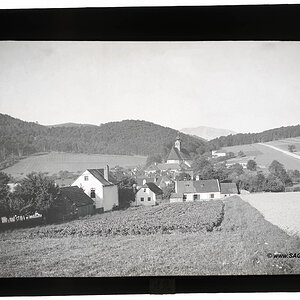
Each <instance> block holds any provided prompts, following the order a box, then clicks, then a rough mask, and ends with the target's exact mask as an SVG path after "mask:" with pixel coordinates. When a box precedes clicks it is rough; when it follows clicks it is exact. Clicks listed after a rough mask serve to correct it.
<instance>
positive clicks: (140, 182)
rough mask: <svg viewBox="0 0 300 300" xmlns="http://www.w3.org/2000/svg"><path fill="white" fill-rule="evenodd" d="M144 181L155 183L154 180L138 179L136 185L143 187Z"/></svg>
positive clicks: (147, 178)
mask: <svg viewBox="0 0 300 300" xmlns="http://www.w3.org/2000/svg"><path fill="white" fill-rule="evenodd" d="M144 180H146V182H154V178H149V177H137V178H136V184H137V185H138V186H142V185H143V181H144Z"/></svg>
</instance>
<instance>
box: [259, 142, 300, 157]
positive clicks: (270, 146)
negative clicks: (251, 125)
mask: <svg viewBox="0 0 300 300" xmlns="http://www.w3.org/2000/svg"><path fill="white" fill-rule="evenodd" d="M258 144H259V145H263V146H266V147H269V148H271V149H274V150H277V151H280V152H282V153H284V154H286V155H289V156H291V157H294V158H296V159H300V155H297V154H294V153H291V152H289V151H286V150H282V149H280V148H277V147H274V146H272V145H268V144H264V143H258Z"/></svg>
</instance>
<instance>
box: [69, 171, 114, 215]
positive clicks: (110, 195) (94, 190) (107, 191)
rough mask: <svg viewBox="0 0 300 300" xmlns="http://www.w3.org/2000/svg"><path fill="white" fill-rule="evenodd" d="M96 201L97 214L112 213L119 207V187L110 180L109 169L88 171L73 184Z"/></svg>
mask: <svg viewBox="0 0 300 300" xmlns="http://www.w3.org/2000/svg"><path fill="white" fill-rule="evenodd" d="M72 186H78V187H80V188H82V189H83V191H84V192H85V193H86V194H87V195H88V196H89V197H90V198H92V200H93V201H94V205H95V207H96V212H104V211H110V210H112V209H113V207H114V206H118V205H119V195H118V186H117V185H116V184H114V183H113V182H112V181H110V180H109V167H108V166H106V167H105V168H104V169H87V170H86V171H84V172H83V173H82V174H81V175H80V176H79V177H78V178H77V179H76V180H75V181H74V182H73V183H72Z"/></svg>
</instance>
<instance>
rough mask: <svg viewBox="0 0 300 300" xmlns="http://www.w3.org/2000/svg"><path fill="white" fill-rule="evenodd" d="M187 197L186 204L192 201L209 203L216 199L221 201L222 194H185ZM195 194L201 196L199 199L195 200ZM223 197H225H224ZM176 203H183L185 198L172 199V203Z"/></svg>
mask: <svg viewBox="0 0 300 300" xmlns="http://www.w3.org/2000/svg"><path fill="white" fill-rule="evenodd" d="M184 194H185V195H186V200H185V201H186V202H192V201H208V200H211V199H212V200H214V199H220V198H221V193H220V192H216V193H213V192H212V193H184ZM194 194H197V195H199V198H198V199H197V200H194ZM211 194H214V198H211V197H210V195H211ZM222 197H223V195H222ZM174 202H183V198H170V203H174Z"/></svg>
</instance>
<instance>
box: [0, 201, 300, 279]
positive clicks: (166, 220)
mask: <svg viewBox="0 0 300 300" xmlns="http://www.w3.org/2000/svg"><path fill="white" fill-rule="evenodd" d="M0 247H1V255H0V265H1V268H0V277H19V276H20V277H23V276H25V277H27V276H29V277H32V276H37V277H38V276H45V277H48V276H76V277H80V276H151V275H157V276H159V275H240V274H299V272H300V260H299V259H273V258H268V257H267V253H275V252H282V253H285V252H291V251H293V252H297V251H299V249H300V239H299V238H298V237H296V236H289V235H288V234H287V233H285V232H284V231H283V230H281V229H279V228H278V227H277V226H274V225H272V224H271V223H269V222H268V221H266V220H265V219H264V218H263V216H262V214H260V213H259V212H258V210H256V209H255V208H253V207H252V206H251V205H250V204H248V203H247V202H245V201H243V200H241V199H240V198H239V197H237V196H235V197H230V198H228V199H227V200H226V201H224V202H221V201H209V202H199V203H173V204H163V205H160V206H156V207H138V208H131V209H128V210H125V211H115V212H109V213H104V214H100V215H95V216H92V217H88V218H87V217H86V218H83V219H80V220H75V221H72V222H69V223H65V224H57V225H47V226H40V227H35V228H30V229H19V230H14V231H5V232H2V233H0Z"/></svg>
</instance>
